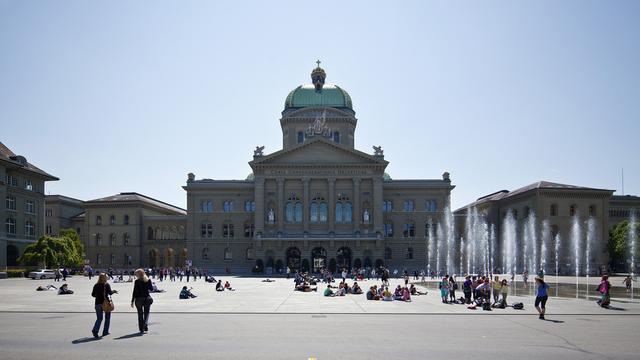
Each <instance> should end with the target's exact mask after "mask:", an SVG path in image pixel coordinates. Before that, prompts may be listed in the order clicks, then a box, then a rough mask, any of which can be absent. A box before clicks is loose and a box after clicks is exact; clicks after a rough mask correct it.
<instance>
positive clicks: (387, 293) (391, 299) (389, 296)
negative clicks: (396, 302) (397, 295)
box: [382, 286, 393, 301]
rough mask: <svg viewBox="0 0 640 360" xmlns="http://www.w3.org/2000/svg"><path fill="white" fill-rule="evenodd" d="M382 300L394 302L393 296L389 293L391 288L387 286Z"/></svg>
mask: <svg viewBox="0 0 640 360" xmlns="http://www.w3.org/2000/svg"><path fill="white" fill-rule="evenodd" d="M382 300H383V301H393V294H392V293H391V291H389V288H388V287H386V286H385V288H384V291H383V292H382Z"/></svg>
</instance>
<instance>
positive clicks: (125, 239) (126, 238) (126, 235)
mask: <svg viewBox="0 0 640 360" xmlns="http://www.w3.org/2000/svg"><path fill="white" fill-rule="evenodd" d="M122 243H123V245H124V246H129V233H124V235H122Z"/></svg>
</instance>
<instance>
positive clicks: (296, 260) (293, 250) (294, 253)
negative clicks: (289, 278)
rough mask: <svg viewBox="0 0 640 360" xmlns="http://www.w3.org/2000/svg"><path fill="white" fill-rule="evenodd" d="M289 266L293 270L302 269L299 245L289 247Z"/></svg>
mask: <svg viewBox="0 0 640 360" xmlns="http://www.w3.org/2000/svg"><path fill="white" fill-rule="evenodd" d="M287 266H288V267H289V269H291V271H298V270H300V249H298V248H297V247H290V248H288V249H287Z"/></svg>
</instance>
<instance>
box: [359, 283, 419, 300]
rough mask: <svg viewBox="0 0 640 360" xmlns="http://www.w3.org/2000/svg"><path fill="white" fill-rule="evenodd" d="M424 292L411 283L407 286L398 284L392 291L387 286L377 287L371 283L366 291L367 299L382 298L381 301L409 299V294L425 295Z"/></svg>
mask: <svg viewBox="0 0 640 360" xmlns="http://www.w3.org/2000/svg"><path fill="white" fill-rule="evenodd" d="M426 294H427V293H426V292H420V291H418V290H417V289H416V287H415V286H414V285H413V284H411V285H410V286H409V287H407V286H404V287H403V286H401V285H398V286H397V287H396V289H395V291H394V292H391V291H390V290H389V286H387V285H384V284H383V285H381V286H380V287H378V286H377V285H373V286H371V287H370V288H369V291H367V295H366V296H367V300H382V301H394V300H396V301H406V302H409V301H411V296H412V295H414V296H416V295H426Z"/></svg>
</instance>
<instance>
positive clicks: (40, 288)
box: [36, 285, 58, 291]
mask: <svg viewBox="0 0 640 360" xmlns="http://www.w3.org/2000/svg"><path fill="white" fill-rule="evenodd" d="M51 289H58V288H57V287H55V286H53V285H47V286H42V285H40V286H38V287H37V288H36V291H48V290H51Z"/></svg>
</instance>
